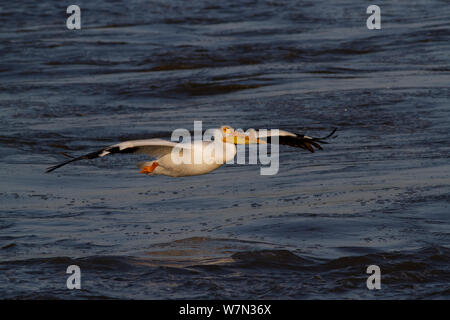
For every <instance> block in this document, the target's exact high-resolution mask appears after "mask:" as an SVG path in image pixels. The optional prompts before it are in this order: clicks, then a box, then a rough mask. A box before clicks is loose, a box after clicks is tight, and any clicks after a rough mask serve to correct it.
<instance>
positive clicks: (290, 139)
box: [257, 128, 337, 152]
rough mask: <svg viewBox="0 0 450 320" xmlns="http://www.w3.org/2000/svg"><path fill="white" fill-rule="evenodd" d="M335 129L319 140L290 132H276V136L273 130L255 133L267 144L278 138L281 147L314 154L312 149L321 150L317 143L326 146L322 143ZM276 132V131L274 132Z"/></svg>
mask: <svg viewBox="0 0 450 320" xmlns="http://www.w3.org/2000/svg"><path fill="white" fill-rule="evenodd" d="M336 130H337V129H336V128H335V129H334V130H333V131H332V132H331V133H330V134H329V135H327V136H325V137H321V138H313V137H309V136H306V135H303V134H295V133H292V132H288V131H284V130H278V134H276V133H274V131H275V130H267V131H266V132H261V133H257V137H258V138H259V139H265V140H266V142H267V143H272V142H273V140H275V139H273V137H275V136H276V137H277V138H278V143H279V144H283V145H288V146H291V147H296V148H302V149H305V150H308V151H310V152H314V148H316V149H318V150H322V147H321V146H320V144H319V143H323V144H327V143H328V142H326V141H324V140H326V139H328V138H330V137H331V136H332V135H333V134H334V133H335V132H336ZM275 132H276V131H275Z"/></svg>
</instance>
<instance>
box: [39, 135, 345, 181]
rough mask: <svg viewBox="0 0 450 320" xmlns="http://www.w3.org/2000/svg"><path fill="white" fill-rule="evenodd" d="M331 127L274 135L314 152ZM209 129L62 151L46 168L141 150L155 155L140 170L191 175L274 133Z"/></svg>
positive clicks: (213, 168) (215, 165) (139, 164)
mask: <svg viewBox="0 0 450 320" xmlns="http://www.w3.org/2000/svg"><path fill="white" fill-rule="evenodd" d="M335 130H336V129H335ZM335 130H334V131H335ZM334 131H333V132H332V133H331V134H330V135H328V136H327V137H324V138H311V137H308V136H305V135H297V134H294V133H290V132H287V131H282V130H277V138H279V141H278V142H279V143H280V144H286V145H289V146H293V147H299V148H303V149H307V150H309V151H311V152H314V148H313V146H314V147H315V148H317V149H322V148H321V146H320V145H319V144H318V142H320V143H327V142H325V141H323V139H326V138H328V137H330V136H331V135H332V134H333V133H334ZM213 132H214V140H213V141H208V142H206V141H194V142H192V143H177V142H173V141H167V140H163V139H146V140H132V141H125V142H121V143H118V144H115V145H112V146H109V147H106V148H104V149H101V150H98V151H95V152H92V153H89V154H86V155H83V156H81V157H76V158H74V157H71V156H69V155H67V154H64V153H63V154H64V155H65V156H68V157H70V158H71V159H70V160H68V161H66V162H63V163H60V164H57V165H55V166H52V167H49V168H48V169H47V172H51V171H53V170H56V169H58V168H60V167H62V166H64V165H66V164H69V163H71V162H74V161H78V160H82V159H95V158H98V157H103V156H106V155H109V154H115V153H141V154H146V155H149V156H151V157H153V158H156V160H154V161H147V162H140V163H138V167H139V168H140V169H141V171H140V172H141V173H144V174H147V175H166V176H171V177H184V176H195V175H201V174H206V173H209V172H211V171H214V170H216V169H217V168H219V167H220V166H222V165H223V164H224V163H226V162H228V161H230V160H232V159H234V157H235V156H236V152H237V150H236V146H235V145H236V144H250V143H260V144H261V143H264V144H265V143H271V142H272V139H271V138H273V137H274V135H270V134H267V133H263V134H258V133H256V132H255V131H253V132H251V133H241V132H237V131H235V130H234V129H232V128H231V127H228V126H222V127H221V128H220V129H215V130H214V131H213ZM277 140H278V139H277Z"/></svg>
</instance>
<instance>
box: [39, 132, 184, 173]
mask: <svg viewBox="0 0 450 320" xmlns="http://www.w3.org/2000/svg"><path fill="white" fill-rule="evenodd" d="M175 146H178V147H182V145H180V144H179V143H177V142H173V141H167V140H162V139H146V140H132V141H125V142H121V143H118V144H115V145H112V146H109V147H106V148H104V149H101V150H98V151H95V152H92V153H88V154H85V155H83V156H80V157H76V158H75V157H71V156H69V155H67V154H64V155H65V156H67V157H71V158H72V159H70V160H68V161H65V162H62V163H59V164H57V165H55V166H52V167H49V168H47V171H46V172H52V171H53V170H56V169H58V168H60V167H62V166H65V165H66V164H69V163H71V162H74V161H78V160H83V159H95V158H99V157H104V156H106V155H108V154H115V153H140V154H147V155H149V156H151V157H155V158H159V157H161V156H163V155H165V154H168V153H170V152H172V149H173V148H174V147H175Z"/></svg>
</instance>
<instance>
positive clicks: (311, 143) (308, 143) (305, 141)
mask: <svg viewBox="0 0 450 320" xmlns="http://www.w3.org/2000/svg"><path fill="white" fill-rule="evenodd" d="M336 131H337V128H333V130H332V131H331V133H329V134H328V135H327V136H325V137H320V138H309V137H308V138H306V137H305V136H302V137H300V139H301V140H302V141H301V142H302V143H301V144H300V145H299V147H301V148H303V149H306V150H308V151H310V152H311V153H314V152H315V150H314V148H316V150H323V148H322V146H321V145H320V144H319V143H323V144H328V142H327V141H324V140H325V139H328V138H330V137H332V136H333V135H334V133H335V132H336Z"/></svg>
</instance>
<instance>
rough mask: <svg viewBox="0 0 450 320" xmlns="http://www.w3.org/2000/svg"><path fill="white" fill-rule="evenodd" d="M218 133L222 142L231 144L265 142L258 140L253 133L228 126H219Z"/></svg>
mask: <svg viewBox="0 0 450 320" xmlns="http://www.w3.org/2000/svg"><path fill="white" fill-rule="evenodd" d="M220 133H221V135H222V141H223V142H224V143H232V144H250V143H265V142H264V141H261V140H259V139H258V138H257V137H256V135H255V134H251V133H244V132H239V131H235V130H234V129H233V128H232V127H230V126H221V127H220Z"/></svg>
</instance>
